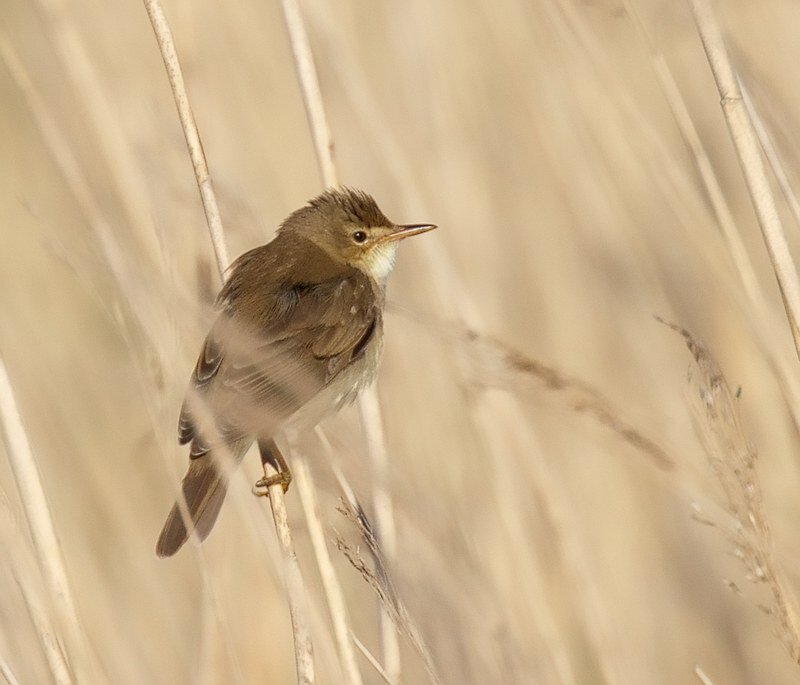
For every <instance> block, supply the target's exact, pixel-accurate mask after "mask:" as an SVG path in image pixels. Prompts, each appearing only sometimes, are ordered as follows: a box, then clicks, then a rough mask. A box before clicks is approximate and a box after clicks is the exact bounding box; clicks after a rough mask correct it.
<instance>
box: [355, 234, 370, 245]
mask: <svg viewBox="0 0 800 685" xmlns="http://www.w3.org/2000/svg"><path fill="white" fill-rule="evenodd" d="M366 239H367V234H366V233H364V231H356V232H355V233H353V240H354V241H355V242H357V243H359V244H360V243H363V242H364V241H365V240H366Z"/></svg>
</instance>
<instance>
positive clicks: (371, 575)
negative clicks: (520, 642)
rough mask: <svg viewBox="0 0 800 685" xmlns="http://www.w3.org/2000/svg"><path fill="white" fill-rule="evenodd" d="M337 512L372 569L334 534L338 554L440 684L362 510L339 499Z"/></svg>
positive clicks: (429, 674) (429, 673) (434, 681)
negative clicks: (355, 534)
mask: <svg viewBox="0 0 800 685" xmlns="http://www.w3.org/2000/svg"><path fill="white" fill-rule="evenodd" d="M339 511H340V512H341V513H342V514H344V516H346V517H347V518H348V519H349V520H350V521H351V522H352V523H354V524H355V525H356V527H357V528H358V531H359V533H360V534H361V538H362V539H363V540H364V542H365V543H366V545H367V549H369V551H370V555H371V556H372V558H373V560H374V563H375V568H371V567H370V566H369V565H368V564H367V563H366V562H365V561H364V558H363V557H362V556H361V553H360V551H359V550H358V549H353V548H352V547H351V546H350V545H348V544H347V542H345V540H344V538H343V537H342V536H341V535H337V537H336V546H337V547H338V548H339V550H340V551H341V552H342V554H344V555H345V557H347V560H348V561H349V562H350V564H351V565H352V566H353V568H354V569H356V571H358V572H359V574H360V575H361V577H362V578H363V579H364V580H365V581H366V582H367V584H368V585H369V586H370V587H371V588H372V589H373V590H374V591H375V594H377V596H378V599H380V602H381V605H382V606H383V608H384V609H385V611H386V613H387V614H388V616H389V617H390V618H391V620H392V621H393V622H394V625H395V627H396V628H397V630H398V631H399V632H400V633H401V634H403V635H405V636H406V638H407V639H408V641H409V642H410V643H411V645H412V647H414V649H415V650H416V652H417V653H418V654H419V655H420V657H421V659H422V662H423V664H424V666H425V670H426V672H427V673H428V677H429V678H430V679H431V682H433V683H437V684H438V683H441V680H440V679H439V676H438V675H437V674H436V669H435V668H434V665H433V660H432V659H431V655H430V653H429V652H428V649H427V647H426V646H425V643H424V642H423V640H422V637H421V636H420V634H419V630H417V628H416V626H415V625H414V622H413V621H412V620H411V617H410V615H409V613H408V611H407V610H406V608H405V606H404V605H403V603H402V602H401V601H400V599H399V597H398V594H397V590H396V588H395V587H394V583H393V582H392V579H391V577H390V575H389V574H388V572H387V570H386V564H385V561H384V559H383V555H382V554H381V550H380V546H379V544H378V540H377V539H376V538H375V533H374V531H373V529H372V525H371V524H370V522H369V519H368V518H367V516H366V514H365V512H364V510H363V509H362V508H361V507H360V506H358V505H357V504H356V506H355V507H354V506H353V505H352V504H351V503H349V502H344V501H342V503H341V506H340V507H339Z"/></svg>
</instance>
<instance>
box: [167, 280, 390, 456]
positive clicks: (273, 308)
mask: <svg viewBox="0 0 800 685" xmlns="http://www.w3.org/2000/svg"><path fill="white" fill-rule="evenodd" d="M375 295H376V294H375V293H374V291H373V290H372V285H371V283H370V281H369V280H368V279H367V278H366V277H365V276H363V275H361V274H360V272H355V271H353V272H348V274H347V275H345V276H342V277H336V278H332V279H329V280H326V281H323V282H321V283H316V284H296V285H286V286H284V287H283V288H281V289H280V290H279V291H278V292H277V293H276V294H275V295H274V301H272V302H268V303H264V306H265V307H266V309H265V310H264V311H266V312H267V314H266V316H265V317H264V319H265V320H264V322H263V325H262V326H261V327H260V328H259V329H258V330H253V329H252V328H245V327H244V326H242V325H240V324H239V322H238V321H237V320H236V319H235V318H233V317H231V316H229V315H227V314H226V313H225V312H223V313H222V314H221V315H220V317H219V318H218V319H217V322H216V323H215V325H214V327H213V328H212V330H211V332H210V333H209V335H208V337H207V338H206V341H205V344H204V346H203V350H202V352H201V353H200V357H199V359H198V362H197V365H196V366H195V370H194V373H193V375H192V380H191V383H190V388H189V392H188V393H187V399H186V400H185V401H184V406H183V409H182V411H181V418H180V420H179V439H180V440H181V442H182V443H184V442H188V441H190V440H194V441H195V442H194V443H193V449H192V456H200V455H201V454H203V453H204V452H205V451H207V449H208V447H207V446H206V445H205V444H204V443H203V441H202V440H199V439H198V435H197V432H198V431H197V429H196V426H197V407H196V406H195V405H196V402H197V400H198V399H199V400H201V401H202V400H205V402H206V403H207V407H208V409H209V410H210V412H211V415H213V417H214V420H215V423H216V430H217V431H219V433H220V437H221V438H223V439H224V440H225V441H228V440H231V439H238V438H239V437H241V434H242V432H248V431H249V430H251V429H252V426H254V425H255V426H260V425H264V426H269V425H275V426H277V425H279V424H280V423H281V422H283V421H285V420H286V419H287V418H288V417H289V416H291V415H292V414H293V413H294V412H295V411H297V410H298V409H299V408H300V407H302V406H303V405H304V404H305V403H306V402H307V401H308V400H310V399H311V398H312V397H314V395H316V394H317V393H318V392H319V391H320V390H322V388H323V387H325V385H327V384H328V383H329V382H330V381H331V380H332V379H333V378H335V377H336V376H337V375H338V374H339V373H341V371H342V370H343V369H345V368H347V366H348V365H349V364H350V363H352V362H353V361H355V360H356V359H358V358H359V357H360V356H361V355H362V354H363V351H364V348H365V347H366V344H367V343H368V342H369V340H370V338H371V337H372V335H374V333H375V331H376V330H377V328H378V327H379V326H380V316H381V309H380V305H379V303H378V302H377V301H376V296H375Z"/></svg>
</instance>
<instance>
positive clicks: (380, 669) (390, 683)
mask: <svg viewBox="0 0 800 685" xmlns="http://www.w3.org/2000/svg"><path fill="white" fill-rule="evenodd" d="M351 637H352V638H353V642H354V643H355V645H356V647H358V651H359V652H361V653H362V654H363V655H364V658H365V659H366V660H367V661H369V663H370V666H372V668H374V669H375V672H376V673H377V674H378V675H379V676H380V677H381V680H383V682H384V683H387V685H395V681H393V680H392V679H391V678H389V676H388V674H387V673H386V671H385V670H384V669H383V666H381V665H380V663H378V660H377V659H376V658H375V656H374V655H373V654H372V652H370V651H369V650H368V649H367V648H366V646H365V645H364V643H363V642H361V640H359V639H358V637H356V635H355V634H354V633H351Z"/></svg>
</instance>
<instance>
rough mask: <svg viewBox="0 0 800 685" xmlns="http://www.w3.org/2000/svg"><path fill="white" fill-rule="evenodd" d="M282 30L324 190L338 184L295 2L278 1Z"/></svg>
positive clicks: (315, 72) (308, 50) (316, 85)
mask: <svg viewBox="0 0 800 685" xmlns="http://www.w3.org/2000/svg"><path fill="white" fill-rule="evenodd" d="M281 4H282V5H283V16H284V19H285V20H286V28H287V29H288V31H289V41H290V43H291V45H292V54H293V55H294V64H295V68H296V69H297V76H298V78H299V79H300V87H301V89H302V91H303V103H304V104H305V108H306V116H307V117H308V127H309V128H310V129H311V136H312V137H313V139H314V150H315V151H316V153H317V154H316V156H317V164H318V165H319V175H320V177H321V178H322V183H323V184H324V185H325V186H328V187H330V186H336V185H338V184H339V182H338V180H337V174H336V165H335V164H334V161H333V139H332V138H331V131H330V128H329V126H328V119H327V117H326V116H325V105H324V104H323V101H322V91H321V90H320V87H319V78H318V77H317V69H316V67H315V66H314V57H313V55H312V54H311V45H309V42H308V34H307V33H306V27H305V23H304V22H303V15H302V14H300V7H299V6H298V4H297V1H296V0H281Z"/></svg>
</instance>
